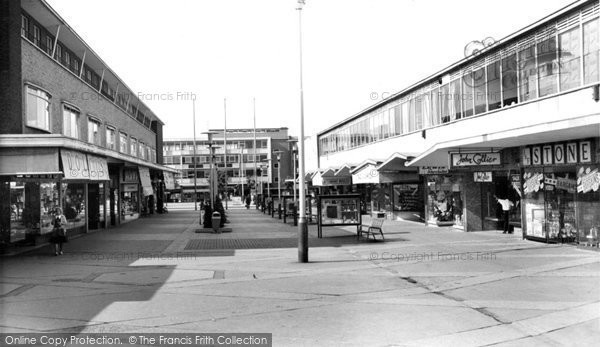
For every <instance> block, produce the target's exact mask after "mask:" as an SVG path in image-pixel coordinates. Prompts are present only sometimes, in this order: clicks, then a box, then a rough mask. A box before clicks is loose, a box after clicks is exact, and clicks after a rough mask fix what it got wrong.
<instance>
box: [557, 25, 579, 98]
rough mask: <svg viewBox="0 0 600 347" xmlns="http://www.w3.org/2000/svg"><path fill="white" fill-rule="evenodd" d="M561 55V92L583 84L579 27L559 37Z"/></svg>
mask: <svg viewBox="0 0 600 347" xmlns="http://www.w3.org/2000/svg"><path fill="white" fill-rule="evenodd" d="M558 44H559V50H558V53H559V54H560V90H561V91H562V90H568V89H571V88H575V87H577V86H579V85H580V84H581V76H580V71H581V69H580V67H581V65H580V63H581V59H580V54H579V48H580V45H579V27H576V28H573V29H571V30H569V31H567V32H564V33H561V34H560V35H559V36H558Z"/></svg>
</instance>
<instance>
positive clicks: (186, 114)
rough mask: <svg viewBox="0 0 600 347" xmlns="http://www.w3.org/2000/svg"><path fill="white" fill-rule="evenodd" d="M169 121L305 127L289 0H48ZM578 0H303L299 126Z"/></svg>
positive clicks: (341, 115) (187, 128) (364, 102)
mask: <svg viewBox="0 0 600 347" xmlns="http://www.w3.org/2000/svg"><path fill="white" fill-rule="evenodd" d="M46 1H47V2H48V3H49V4H50V5H51V6H52V7H53V8H54V9H55V10H56V11H57V12H58V13H59V14H60V15H61V16H62V17H63V19H65V20H66V21H67V23H69V25H70V26H71V27H72V28H73V29H74V30H75V31H76V32H77V33H78V34H79V35H80V36H81V37H82V38H83V39H84V40H85V41H86V42H87V43H88V45H90V46H91V47H92V49H94V51H95V52H96V53H97V54H99V55H100V57H101V58H102V59H103V60H104V61H105V62H106V63H107V64H108V65H109V67H110V68H111V69H112V70H113V71H114V72H115V73H117V75H119V77H120V78H121V79H122V80H123V81H124V82H125V83H126V84H127V85H128V86H129V87H130V88H131V89H132V90H133V92H134V93H135V94H136V95H138V97H140V98H141V99H142V101H144V102H145V103H146V105H148V106H149V107H150V108H151V109H152V111H153V112H154V113H155V114H156V115H157V116H158V117H159V118H160V119H161V120H162V121H163V122H164V123H165V127H164V138H165V139H169V138H191V137H192V136H193V126H192V122H193V112H192V109H193V105H192V103H193V101H192V100H191V99H192V96H195V98H196V101H195V109H196V133H197V135H198V136H199V135H200V133H201V132H203V131H207V130H208V129H209V128H211V129H213V128H223V126H224V119H225V116H224V115H225V112H224V99H227V102H226V104H227V128H251V127H252V126H253V114H254V111H253V100H255V103H256V126H257V127H288V128H289V129H290V130H289V133H290V134H291V135H293V136H298V135H299V129H300V58H299V57H300V55H299V28H298V11H296V1H295V0H254V1H250V0H220V1H217V0H212V1H206V0H169V1H166V0H162V1H159V0H46ZM572 2H573V0H543V1H541V0H535V1H533V0H528V1H523V0H503V1H502V2H500V1H488V0H453V1H448V0H418V1H415V0H346V1H341V0H321V1H318V0H306V5H305V7H304V10H303V11H302V36H303V81H304V105H305V112H304V120H305V127H304V129H305V136H311V135H314V134H316V133H317V132H319V131H322V130H324V129H326V128H328V127H330V126H332V125H334V124H336V123H338V122H340V121H343V120H344V119H346V118H349V117H351V116H353V115H355V114H356V113H358V112H360V111H361V110H363V109H365V108H367V107H369V106H370V105H372V104H374V103H376V102H378V101H381V100H382V98H385V97H386V96H389V95H391V94H393V93H395V92H398V91H400V90H402V89H404V88H405V87H408V86H410V85H412V84H413V83H416V82H418V81H419V80H421V79H423V78H425V77H427V76H429V75H431V74H433V73H435V72H437V71H439V70H441V69H443V68H445V67H447V66H449V65H451V64H453V63H455V62H456V61H458V60H460V59H462V58H463V57H464V55H463V50H464V46H465V45H466V44H467V43H469V42H471V41H473V40H483V39H484V38H486V37H492V38H494V39H496V40H500V39H502V38H504V37H505V36H508V35H510V34H512V33H514V32H516V31H518V30H519V29H521V28H523V27H525V26H527V25H529V24H531V23H533V22H534V21H536V20H539V19H541V18H543V17H545V16H547V15H549V14H551V13H553V12H555V11H557V10H559V9H560V8H562V7H564V6H566V5H568V4H570V3H572Z"/></svg>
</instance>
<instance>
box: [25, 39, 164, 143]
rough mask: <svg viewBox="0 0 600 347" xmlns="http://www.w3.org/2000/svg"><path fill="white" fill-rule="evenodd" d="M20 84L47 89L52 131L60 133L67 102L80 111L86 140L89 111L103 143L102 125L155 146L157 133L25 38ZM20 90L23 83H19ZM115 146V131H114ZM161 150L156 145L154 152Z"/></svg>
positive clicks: (28, 131) (83, 135) (104, 133)
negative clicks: (64, 104) (64, 103)
mask: <svg viewBox="0 0 600 347" xmlns="http://www.w3.org/2000/svg"><path fill="white" fill-rule="evenodd" d="M21 50H22V60H21V62H22V71H23V83H25V82H30V83H33V84H35V85H38V86H40V87H42V88H44V89H46V90H47V91H48V92H49V93H50V94H51V95H52V100H51V109H50V123H51V129H52V132H53V133H56V134H60V133H62V125H63V124H62V123H63V121H62V102H68V103H70V104H73V105H75V106H77V107H78V108H79V109H80V110H81V121H80V129H79V131H80V134H81V138H82V139H83V140H84V141H87V118H88V114H91V115H93V116H94V117H96V118H99V119H101V120H102V123H103V126H102V128H101V129H102V130H101V131H100V133H101V136H102V144H103V145H104V143H105V141H106V139H105V136H106V131H105V130H104V129H105V124H106V123H108V124H110V125H112V126H114V127H116V128H117V130H119V131H123V132H125V133H127V134H128V135H129V136H133V137H135V138H136V139H137V140H138V141H140V140H141V141H143V142H144V143H145V144H147V145H150V146H152V147H155V145H156V134H155V133H154V132H152V131H150V129H148V128H146V127H144V126H143V125H142V124H140V123H139V122H138V121H136V120H135V119H134V118H133V117H131V116H129V115H128V114H127V113H125V112H124V111H122V110H121V109H120V108H118V107H117V106H116V105H115V104H113V103H112V102H111V101H110V100H108V99H106V98H105V97H104V96H102V95H101V94H100V93H98V92H97V91H96V90H94V89H93V88H91V87H90V86H89V85H87V84H86V83H84V82H83V81H82V80H80V79H79V78H78V77H76V76H75V75H74V74H72V73H71V72H70V71H69V70H67V69H66V68H64V67H63V66H61V65H59V64H58V63H57V62H56V61H54V60H52V59H51V58H50V57H49V56H47V55H46V54H45V53H43V52H42V51H40V50H39V49H38V48H37V47H35V46H34V45H33V44H31V43H30V42H28V41H27V40H24V39H22V43H21ZM20 89H21V90H22V89H23V85H21V86H20ZM39 132H40V131H39V130H36V129H33V128H28V127H25V129H24V133H39ZM117 148H118V134H117ZM159 151H162V149H159V148H157V154H158V152H159Z"/></svg>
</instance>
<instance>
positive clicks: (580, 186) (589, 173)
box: [577, 167, 600, 193]
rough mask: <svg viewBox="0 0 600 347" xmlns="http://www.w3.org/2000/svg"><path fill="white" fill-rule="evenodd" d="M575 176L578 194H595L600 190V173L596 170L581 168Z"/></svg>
mask: <svg viewBox="0 0 600 347" xmlns="http://www.w3.org/2000/svg"><path fill="white" fill-rule="evenodd" d="M577 176H578V177H577V192H578V193H588V192H590V191H595V192H597V191H598V189H599V188H600V172H598V168H595V169H592V168H591V167H587V168H584V167H582V168H580V169H579V172H578V173H577Z"/></svg>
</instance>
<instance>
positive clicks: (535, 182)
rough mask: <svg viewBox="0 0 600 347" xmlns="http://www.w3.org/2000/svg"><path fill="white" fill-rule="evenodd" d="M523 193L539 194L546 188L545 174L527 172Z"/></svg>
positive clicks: (524, 176) (524, 177) (524, 178)
mask: <svg viewBox="0 0 600 347" xmlns="http://www.w3.org/2000/svg"><path fill="white" fill-rule="evenodd" d="M523 181H525V184H524V185H523V192H524V193H525V194H528V193H533V192H538V191H539V190H540V189H541V188H544V184H543V183H542V182H543V181H544V174H543V173H531V172H527V173H525V174H524V175H523Z"/></svg>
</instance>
